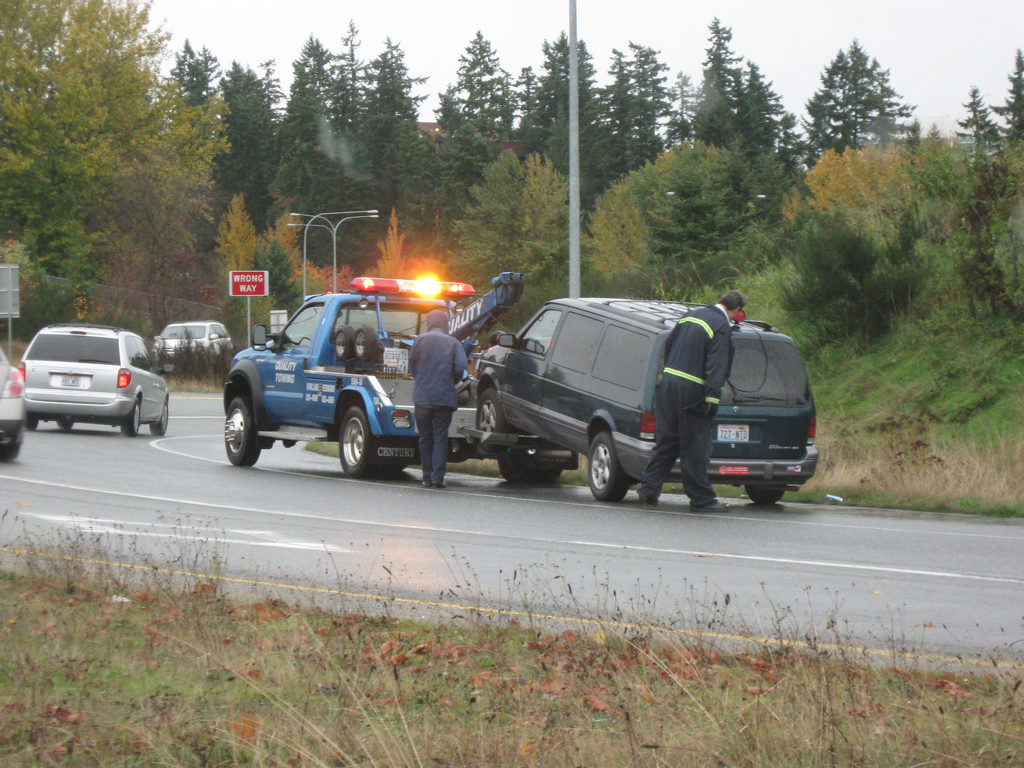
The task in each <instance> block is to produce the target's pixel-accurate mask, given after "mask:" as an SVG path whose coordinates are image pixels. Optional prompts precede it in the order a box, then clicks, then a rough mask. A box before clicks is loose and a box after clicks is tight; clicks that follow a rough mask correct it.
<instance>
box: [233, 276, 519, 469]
mask: <svg viewBox="0 0 1024 768" xmlns="http://www.w3.org/2000/svg"><path fill="white" fill-rule="evenodd" d="M523 280H524V276H523V275H522V274H521V273H511V272H506V273H502V274H501V275H499V276H498V277H496V278H494V280H493V281H492V284H493V286H494V288H493V290H491V291H490V292H489V293H487V294H485V295H484V296H479V297H478V296H476V295H475V293H474V290H473V287H472V286H471V285H469V284H468V283H460V282H438V281H436V280H415V281H414V280H399V279H392V278H378V277H360V278H356V279H355V280H353V281H352V283H351V284H350V287H349V289H348V290H347V291H345V292H343V293H331V294H321V295H317V296H311V297H309V298H307V299H306V301H305V302H304V303H303V304H302V306H300V307H299V309H298V311H296V312H295V314H293V315H292V317H291V318H290V319H289V321H288V323H287V324H286V325H285V327H284V328H283V329H282V330H281V331H280V332H278V333H274V334H268V333H267V331H266V328H265V327H264V326H262V325H257V326H255V327H254V328H253V334H252V346H251V347H250V348H248V349H245V350H242V351H241V352H239V353H238V354H237V355H236V356H235V358H234V359H233V361H232V365H231V370H230V372H229V373H228V377H227V380H226V382H225V386H224V408H225V416H226V418H225V424H224V442H225V449H226V452H227V455H228V459H229V460H230V461H231V463H232V464H235V465H236V466H251V465H252V464H254V463H255V462H256V461H257V459H258V458H259V455H260V452H261V451H262V450H264V449H266V448H270V447H272V446H273V444H274V443H275V442H277V441H281V442H282V443H283V444H284V445H285V446H292V445H294V444H296V443H297V442H302V441H327V440H331V441H338V443H339V454H340V460H341V468H342V471H343V473H344V474H345V475H347V476H349V477H364V476H368V475H373V474H381V473H384V472H387V471H391V472H397V471H401V469H402V468H404V467H406V466H408V465H410V464H417V463H419V451H418V440H419V436H418V434H417V431H416V425H415V412H414V408H413V401H412V391H413V384H414V382H413V380H412V377H411V376H410V375H409V350H410V349H411V346H412V344H413V343H414V339H415V337H416V336H417V335H418V334H420V333H422V332H424V331H425V330H426V325H425V321H426V315H427V313H429V312H430V311H432V310H435V309H444V310H446V311H448V312H449V314H450V316H451V326H452V335H453V336H455V337H456V338H458V339H460V340H461V341H462V342H463V344H464V345H465V346H466V347H467V352H468V353H471V352H472V350H473V348H475V346H476V337H477V336H478V335H479V334H482V333H484V332H485V331H486V330H488V329H489V328H490V327H492V326H493V324H494V323H495V322H496V320H497V318H498V316H499V315H501V314H502V313H503V312H504V311H506V310H507V309H508V308H510V307H511V306H512V305H513V304H515V302H516V301H518V300H519V297H520V296H521V295H522V284H523ZM469 385H470V381H469V379H467V380H466V381H465V382H464V384H463V386H462V387H461V391H460V407H459V408H458V409H457V411H456V413H455V415H454V418H453V419H452V427H451V429H450V431H449V444H450V450H451V454H450V457H449V461H453V462H456V461H460V460H464V459H466V458H470V457H471V456H474V455H476V449H475V446H474V444H473V443H472V442H471V441H470V440H469V439H468V437H467V434H466V432H465V431H464V428H466V427H473V426H475V419H476V409H475V404H474V403H473V402H471V400H472V393H471V391H470V390H471V387H470V386H469Z"/></svg>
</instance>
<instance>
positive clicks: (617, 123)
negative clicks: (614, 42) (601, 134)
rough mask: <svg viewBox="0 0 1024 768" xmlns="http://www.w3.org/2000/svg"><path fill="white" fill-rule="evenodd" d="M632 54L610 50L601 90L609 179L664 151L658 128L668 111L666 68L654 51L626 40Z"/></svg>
mask: <svg viewBox="0 0 1024 768" xmlns="http://www.w3.org/2000/svg"><path fill="white" fill-rule="evenodd" d="M629 48H630V52H631V54H632V58H628V59H627V58H626V57H625V56H624V55H623V54H622V53H621V52H620V51H618V50H613V51H612V65H611V69H610V71H609V75H610V76H611V81H612V82H611V84H610V85H609V86H608V87H607V88H603V89H601V91H600V98H601V109H602V111H601V121H602V122H603V123H604V125H605V126H606V129H607V138H608V144H607V146H608V150H607V156H608V164H607V173H608V174H609V176H610V179H609V180H611V179H614V178H617V177H618V176H621V175H622V174H624V173H627V172H628V171H631V170H633V169H634V168H639V167H640V166H642V165H643V164H644V163H647V162H650V161H651V160H654V159H655V158H656V157H658V156H659V155H660V154H661V153H662V152H664V151H665V143H664V139H663V138H662V135H661V128H662V124H663V122H664V120H665V118H666V117H667V116H668V114H669V112H670V105H669V92H668V89H667V88H666V86H665V80H666V77H665V74H664V73H665V71H666V70H667V69H668V67H666V66H665V65H664V64H662V63H661V62H660V61H658V57H657V52H656V51H654V50H653V49H651V48H646V47H643V46H640V45H636V44H635V43H630V44H629Z"/></svg>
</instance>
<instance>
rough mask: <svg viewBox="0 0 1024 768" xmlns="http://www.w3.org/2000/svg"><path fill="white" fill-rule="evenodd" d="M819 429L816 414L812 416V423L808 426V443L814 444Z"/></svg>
mask: <svg viewBox="0 0 1024 768" xmlns="http://www.w3.org/2000/svg"><path fill="white" fill-rule="evenodd" d="M817 431H818V419H817V418H816V417H814V416H812V417H811V424H810V426H809V427H808V428H807V444H808V445H813V444H814V437H815V433H816V432H817Z"/></svg>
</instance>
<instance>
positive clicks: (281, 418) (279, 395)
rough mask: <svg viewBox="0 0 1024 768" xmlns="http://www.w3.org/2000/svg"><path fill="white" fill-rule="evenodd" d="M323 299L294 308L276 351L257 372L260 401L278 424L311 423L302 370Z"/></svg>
mask: <svg viewBox="0 0 1024 768" xmlns="http://www.w3.org/2000/svg"><path fill="white" fill-rule="evenodd" d="M323 311H324V305H323V302H315V303H312V304H307V305H305V306H304V307H302V308H300V309H299V311H298V312H296V313H295V314H294V315H293V316H292V319H291V320H289V321H288V325H286V326H285V327H284V330H283V331H281V333H280V335H279V337H278V341H277V345H276V346H275V350H276V354H275V355H274V356H273V357H272V358H271V359H270V360H269V361H268V366H265V367H264V370H263V371H262V373H261V376H262V377H263V403H264V405H265V407H266V409H267V415H268V416H269V417H270V419H271V420H272V421H275V422H277V423H280V424H313V423H315V422H314V421H312V419H311V418H310V417H311V416H312V415H313V414H311V413H310V409H309V408H308V407H307V406H306V402H305V401H306V379H307V378H308V376H307V374H306V371H307V369H308V368H309V358H310V348H311V345H312V343H313V339H315V338H318V337H319V336H318V333H319V329H320V324H321V323H320V321H321V320H322V315H323Z"/></svg>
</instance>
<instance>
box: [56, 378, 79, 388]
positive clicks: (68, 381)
mask: <svg viewBox="0 0 1024 768" xmlns="http://www.w3.org/2000/svg"><path fill="white" fill-rule="evenodd" d="M60 385H61V386H62V387H80V386H82V377H81V376H61V377H60Z"/></svg>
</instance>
